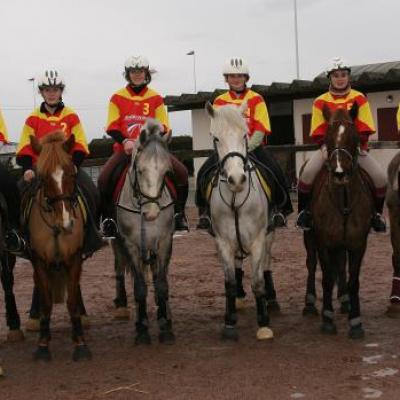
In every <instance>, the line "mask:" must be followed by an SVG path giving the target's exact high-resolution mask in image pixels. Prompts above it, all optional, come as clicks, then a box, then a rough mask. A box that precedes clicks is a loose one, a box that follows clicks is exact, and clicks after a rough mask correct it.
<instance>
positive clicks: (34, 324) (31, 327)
mask: <svg viewBox="0 0 400 400" xmlns="http://www.w3.org/2000/svg"><path fill="white" fill-rule="evenodd" d="M25 330H26V331H27V332H39V330H40V320H39V318H29V319H28V321H26V324H25Z"/></svg>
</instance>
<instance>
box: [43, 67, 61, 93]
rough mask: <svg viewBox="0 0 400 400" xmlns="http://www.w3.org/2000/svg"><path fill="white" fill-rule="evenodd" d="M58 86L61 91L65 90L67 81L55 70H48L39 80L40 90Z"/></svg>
mask: <svg viewBox="0 0 400 400" xmlns="http://www.w3.org/2000/svg"><path fill="white" fill-rule="evenodd" d="M50 86H56V87H59V88H60V89H64V88H65V81H64V79H63V78H62V76H61V75H60V73H59V72H58V71H57V70H55V69H48V70H46V71H44V74H43V75H42V76H41V77H40V78H39V79H38V88H39V90H41V89H43V88H45V87H50Z"/></svg>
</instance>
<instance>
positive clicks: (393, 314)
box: [386, 303, 400, 318]
mask: <svg viewBox="0 0 400 400" xmlns="http://www.w3.org/2000/svg"><path fill="white" fill-rule="evenodd" d="M386 315H387V316H388V317H389V318H400V303H391V304H390V305H389V307H388V308H387V310H386Z"/></svg>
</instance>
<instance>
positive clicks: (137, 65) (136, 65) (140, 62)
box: [125, 56, 149, 70]
mask: <svg viewBox="0 0 400 400" xmlns="http://www.w3.org/2000/svg"><path fill="white" fill-rule="evenodd" d="M131 68H132V69H149V61H148V60H147V58H146V57H143V56H132V57H129V58H128V59H127V60H126V61H125V70H128V69H131Z"/></svg>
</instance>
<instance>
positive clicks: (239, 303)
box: [235, 297, 246, 311]
mask: <svg viewBox="0 0 400 400" xmlns="http://www.w3.org/2000/svg"><path fill="white" fill-rule="evenodd" d="M235 303H236V310H237V311H240V310H244V309H245V308H246V301H245V299H244V297H236V300H235Z"/></svg>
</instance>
